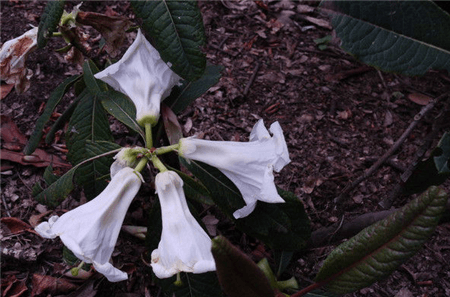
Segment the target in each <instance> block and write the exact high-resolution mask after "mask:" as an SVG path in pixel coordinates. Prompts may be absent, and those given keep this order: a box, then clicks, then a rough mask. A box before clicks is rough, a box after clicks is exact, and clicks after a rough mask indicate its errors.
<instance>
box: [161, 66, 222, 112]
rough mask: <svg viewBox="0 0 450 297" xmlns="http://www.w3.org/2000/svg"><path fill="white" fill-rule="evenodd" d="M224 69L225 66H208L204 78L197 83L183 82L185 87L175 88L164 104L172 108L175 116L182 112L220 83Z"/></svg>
mask: <svg viewBox="0 0 450 297" xmlns="http://www.w3.org/2000/svg"><path fill="white" fill-rule="evenodd" d="M223 69H224V67H223V66H216V65H207V66H206V69H205V72H204V73H203V75H202V77H200V78H199V79H198V80H196V81H186V80H185V81H183V85H181V86H180V87H175V88H174V89H173V91H172V93H171V94H170V96H169V97H167V98H166V99H165V100H164V103H165V104H166V105H167V106H170V108H171V109H172V110H173V112H174V113H175V114H178V113H180V112H182V111H183V110H185V109H186V108H187V107H188V106H189V105H190V104H191V103H192V102H193V101H194V100H195V99H197V98H198V97H200V96H201V95H203V94H204V93H205V92H206V91H208V90H209V88H211V87H212V86H214V85H215V84H216V83H217V82H218V81H219V79H220V77H221V76H222V74H221V71H222V70H223Z"/></svg>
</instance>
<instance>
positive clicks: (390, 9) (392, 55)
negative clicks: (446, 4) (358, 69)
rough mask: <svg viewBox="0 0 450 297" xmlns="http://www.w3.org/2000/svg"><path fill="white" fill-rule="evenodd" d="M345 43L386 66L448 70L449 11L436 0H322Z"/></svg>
mask: <svg viewBox="0 0 450 297" xmlns="http://www.w3.org/2000/svg"><path fill="white" fill-rule="evenodd" d="M322 3H323V7H324V8H326V10H327V12H329V13H330V15H331V23H332V26H333V27H334V29H335V30H336V34H337V36H338V37H339V38H340V39H341V41H342V44H341V46H342V48H343V49H344V50H346V51H348V52H350V53H351V54H353V55H355V56H356V57H357V58H359V59H360V60H361V61H362V62H364V63H366V64H368V65H372V66H375V67H377V68H380V69H382V70H384V71H393V72H399V73H403V74H407V75H422V74H424V73H425V72H426V71H427V70H428V69H446V70H447V71H450V38H448V32H449V31H450V15H449V14H448V13H447V12H445V11H444V10H442V9H441V8H439V7H438V6H437V5H436V4H435V3H433V2H432V1H323V2H322Z"/></svg>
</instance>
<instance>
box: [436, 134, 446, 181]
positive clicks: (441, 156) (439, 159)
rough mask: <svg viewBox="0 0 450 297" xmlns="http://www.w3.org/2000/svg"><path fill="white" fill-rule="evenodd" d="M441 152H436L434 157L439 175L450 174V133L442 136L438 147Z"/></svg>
mask: <svg viewBox="0 0 450 297" xmlns="http://www.w3.org/2000/svg"><path fill="white" fill-rule="evenodd" d="M437 148H438V149H439V150H440V152H436V153H435V154H433V155H434V157H433V159H434V163H435V164H436V168H437V170H438V173H439V174H450V164H449V159H450V133H449V132H447V133H445V134H444V136H442V138H441V140H439V143H438V145H437Z"/></svg>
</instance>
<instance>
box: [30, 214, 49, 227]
mask: <svg viewBox="0 0 450 297" xmlns="http://www.w3.org/2000/svg"><path fill="white" fill-rule="evenodd" d="M52 212H53V210H49V211H46V212H44V213H41V214H38V215H32V216H31V217H30V219H29V220H28V222H30V224H31V226H32V227H33V228H34V227H36V226H37V225H38V224H39V223H40V222H41V220H42V218H43V217H45V216H46V215H48V214H50V213H52Z"/></svg>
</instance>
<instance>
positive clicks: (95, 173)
mask: <svg viewBox="0 0 450 297" xmlns="http://www.w3.org/2000/svg"><path fill="white" fill-rule="evenodd" d="M102 140H103V141H112V140H113V139H112V135H111V130H110V128H109V123H108V118H107V116H106V113H105V110H104V108H103V106H102V105H101V103H100V100H99V99H98V97H97V96H94V95H93V94H91V93H89V92H86V93H84V94H83V97H82V98H81V99H80V103H79V104H78V105H77V107H76V108H75V111H74V113H73V115H72V117H71V119H70V122H69V126H68V130H67V147H68V149H69V153H68V154H67V157H68V159H69V160H70V161H71V162H72V164H78V163H80V162H82V161H84V160H86V159H88V158H89V157H91V155H90V153H89V152H88V150H87V148H86V145H87V144H86V143H87V141H91V142H96V141H102ZM105 160H106V158H105V159H102V160H94V161H93V162H90V163H89V164H84V165H83V166H82V167H81V168H80V169H79V170H78V172H77V178H76V181H77V183H78V184H80V185H81V186H83V188H84V191H85V194H86V197H88V199H92V198H94V197H95V196H97V195H98V194H99V193H100V192H101V191H102V190H103V189H104V187H105V186H106V178H107V177H108V175H109V166H108V164H110V162H111V161H112V160H111V159H110V160H109V161H108V162H106V161H105Z"/></svg>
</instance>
